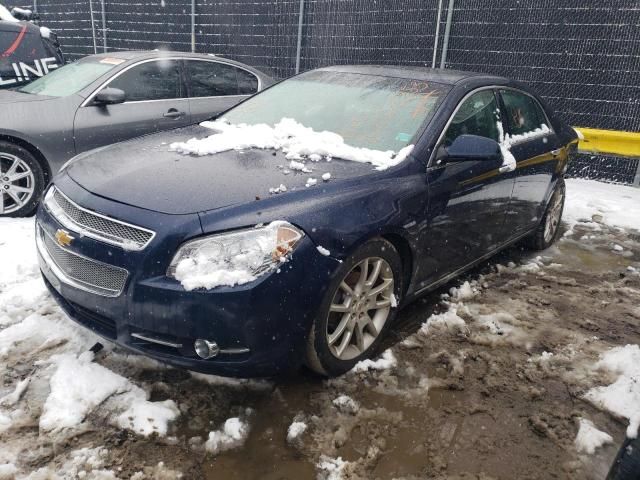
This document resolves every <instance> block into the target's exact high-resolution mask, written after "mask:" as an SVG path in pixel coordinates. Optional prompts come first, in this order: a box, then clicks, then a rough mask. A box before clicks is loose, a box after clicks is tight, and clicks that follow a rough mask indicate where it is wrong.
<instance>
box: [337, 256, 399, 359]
mask: <svg viewBox="0 0 640 480" xmlns="http://www.w3.org/2000/svg"><path fill="white" fill-rule="evenodd" d="M393 292H394V278H393V271H392V270H391V266H390V265H389V263H387V261H386V260H384V259H382V258H379V257H369V258H365V259H364V260H362V261H361V262H359V263H358V264H356V265H355V266H354V267H353V268H352V269H351V270H350V271H349V273H347V275H345V277H344V279H343V280H342V282H340V285H339V286H338V289H337V290H336V292H335V294H334V296H333V299H332V301H331V306H330V307H329V317H328V321H327V332H326V335H327V345H328V346H329V350H330V351H331V353H332V355H333V356H334V357H336V358H338V359H340V360H351V359H353V358H355V357H357V356H359V355H361V354H362V353H364V352H365V351H366V350H367V349H368V348H369V347H370V346H371V345H372V344H373V342H374V341H375V340H376V338H377V337H378V335H380V332H381V331H382V329H383V327H384V325H385V323H386V322H387V319H388V318H389V313H390V311H391V308H392V307H393V306H395V305H394V301H393V298H394V297H393Z"/></svg>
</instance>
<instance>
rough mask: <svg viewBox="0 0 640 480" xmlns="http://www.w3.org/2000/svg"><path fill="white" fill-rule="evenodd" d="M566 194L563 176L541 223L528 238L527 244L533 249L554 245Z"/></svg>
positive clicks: (558, 231) (542, 248) (543, 248)
mask: <svg viewBox="0 0 640 480" xmlns="http://www.w3.org/2000/svg"><path fill="white" fill-rule="evenodd" d="M565 196H566V187H565V184H564V179H563V178H561V179H560V180H558V183H557V185H556V189H555V190H554V192H553V195H551V200H549V204H548V205H547V209H546V210H545V212H544V216H543V217H542V221H541V222H540V225H538V228H537V229H536V230H535V232H533V234H532V235H531V236H530V237H529V238H528V239H527V246H528V247H529V248H531V249H532V250H545V249H547V248H549V247H550V246H551V245H553V243H554V242H555V241H556V239H557V238H558V234H559V233H560V220H561V219H562V212H563V210H564V200H565Z"/></svg>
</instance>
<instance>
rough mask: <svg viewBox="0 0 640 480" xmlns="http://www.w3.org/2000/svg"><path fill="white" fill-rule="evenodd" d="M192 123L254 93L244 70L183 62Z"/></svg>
mask: <svg viewBox="0 0 640 480" xmlns="http://www.w3.org/2000/svg"><path fill="white" fill-rule="evenodd" d="M185 65H186V73H187V80H188V83H189V95H190V105H191V117H192V119H193V123H197V122H202V121H204V120H208V119H210V118H211V117H213V116H215V115H217V114H219V113H220V112H223V111H225V110H227V109H228V108H230V107H232V106H234V105H235V104H236V103H239V102H241V101H242V100H244V99H245V98H247V97H249V96H250V95H253V94H254V93H256V92H257V91H258V88H259V80H258V77H256V76H255V75H254V74H253V73H251V72H249V71H248V70H245V69H242V68H239V67H236V66H234V65H231V64H228V63H223V62H219V61H216V60H213V59H212V60H192V59H189V60H185Z"/></svg>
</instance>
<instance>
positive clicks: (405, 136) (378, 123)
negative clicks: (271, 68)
mask: <svg viewBox="0 0 640 480" xmlns="http://www.w3.org/2000/svg"><path fill="white" fill-rule="evenodd" d="M447 91H448V87H447V86H445V85H440V84H436V83H429V82H425V81H422V80H413V79H404V78H391V77H382V76H377V75H362V74H355V73H343V72H328V71H315V72H309V73H306V74H303V75H299V76H297V77H294V78H292V79H290V80H287V81H285V82H282V83H280V84H278V85H275V86H273V87H271V88H270V89H268V90H266V91H265V92H263V93H261V94H259V95H256V96H255V97H252V98H250V99H249V100H247V101H245V102H243V103H242V104H240V105H238V106H237V107H235V108H234V109H232V110H230V111H228V112H227V113H226V114H225V116H224V118H225V119H226V120H228V121H229V122H231V123H233V124H241V123H246V124H249V125H255V124H259V123H266V124H267V125H270V126H274V125H275V124H277V123H278V122H280V120H282V119H283V118H291V119H294V120H296V121H297V122H299V123H301V124H303V125H304V126H305V127H310V128H312V129H313V130H315V131H317V132H321V131H325V130H326V131H330V132H334V133H337V134H339V135H341V136H342V137H343V138H344V141H345V143H346V144H348V145H351V146H354V147H365V148H370V149H375V150H382V151H387V150H393V151H395V152H397V151H399V150H400V149H402V148H403V147H405V146H407V145H408V144H409V142H410V141H411V139H412V138H413V137H414V135H415V134H416V132H417V131H418V129H419V128H420V126H421V125H422V124H423V123H424V122H425V121H426V120H428V119H429V118H431V116H432V115H433V113H434V111H435V108H436V106H437V105H438V103H439V101H440V99H441V98H442V97H443V96H444V94H445V93H446V92H447Z"/></svg>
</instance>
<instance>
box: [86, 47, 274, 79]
mask: <svg viewBox="0 0 640 480" xmlns="http://www.w3.org/2000/svg"><path fill="white" fill-rule="evenodd" d="M164 57H180V58H196V59H209V60H214V59H217V60H221V61H224V62H226V63H230V64H232V65H237V66H239V67H243V68H247V69H250V70H251V71H253V72H255V73H259V74H261V75H265V74H264V73H263V72H260V71H259V70H256V69H255V68H253V67H251V66H250V65H246V64H244V63H241V62H236V61H235V60H230V59H228V58H225V57H219V56H217V55H213V54H210V53H191V52H177V51H171V50H123V51H118V52H107V53H98V54H95V55H89V56H88V57H84V58H87V59H91V58H94V59H95V58H119V59H122V60H125V61H131V60H151V59H154V58H164Z"/></svg>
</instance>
